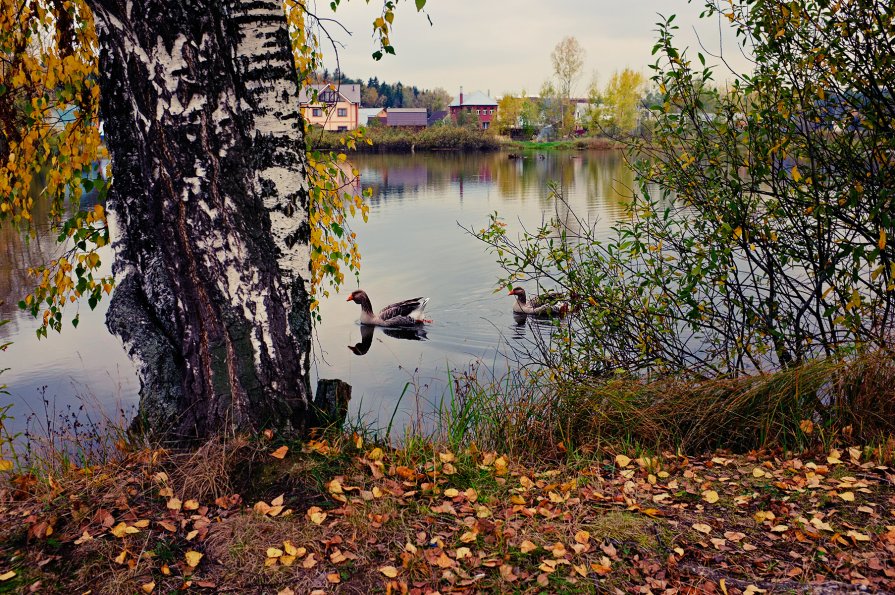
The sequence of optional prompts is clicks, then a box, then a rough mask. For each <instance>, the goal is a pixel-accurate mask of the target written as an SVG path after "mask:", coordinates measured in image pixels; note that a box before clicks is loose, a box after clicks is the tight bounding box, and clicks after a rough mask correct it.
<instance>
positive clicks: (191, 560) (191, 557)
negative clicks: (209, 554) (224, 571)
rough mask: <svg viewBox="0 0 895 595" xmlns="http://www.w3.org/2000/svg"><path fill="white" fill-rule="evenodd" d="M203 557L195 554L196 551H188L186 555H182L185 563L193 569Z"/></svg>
mask: <svg viewBox="0 0 895 595" xmlns="http://www.w3.org/2000/svg"><path fill="white" fill-rule="evenodd" d="M203 555H204V554H200V553H199V552H197V551H193V550H189V551H188V552H187V553H185V554H184V555H183V557H184V558H185V559H186V563H187V564H188V565H189V566H190V567H191V568H195V567H196V566H198V565H199V561H200V560H201V559H202V556H203Z"/></svg>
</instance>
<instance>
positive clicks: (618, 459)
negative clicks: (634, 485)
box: [615, 455, 631, 467]
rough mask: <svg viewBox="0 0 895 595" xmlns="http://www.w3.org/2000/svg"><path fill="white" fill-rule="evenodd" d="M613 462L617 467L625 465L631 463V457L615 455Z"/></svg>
mask: <svg viewBox="0 0 895 595" xmlns="http://www.w3.org/2000/svg"><path fill="white" fill-rule="evenodd" d="M615 464H616V465H618V466H619V467H627V466H628V465H630V464H631V457H626V456H625V455H615Z"/></svg>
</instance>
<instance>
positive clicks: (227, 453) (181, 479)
mask: <svg viewBox="0 0 895 595" xmlns="http://www.w3.org/2000/svg"><path fill="white" fill-rule="evenodd" d="M258 455H259V451H258V448H257V447H256V446H254V445H253V444H251V443H250V442H249V441H248V440H246V439H245V438H244V437H239V436H237V437H235V438H231V437H225V436H218V437H215V438H212V439H211V440H209V441H208V442H206V443H205V444H203V445H202V446H200V447H199V448H198V449H196V450H195V451H191V452H189V451H188V452H185V453H183V454H178V455H174V456H173V457H172V459H173V464H174V467H173V469H172V472H171V480H172V483H173V485H174V486H175V493H178V494H183V495H185V496H188V497H189V498H196V499H198V500H214V499H215V498H218V497H220V496H227V495H230V494H233V493H235V492H236V491H237V487H238V486H237V485H235V483H234V482H235V480H237V479H238V477H239V473H238V472H237V467H238V466H240V465H249V464H250V463H251V461H252V460H253V459H255V458H256V457H257V456H258Z"/></svg>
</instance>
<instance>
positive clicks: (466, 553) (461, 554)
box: [454, 547, 472, 560]
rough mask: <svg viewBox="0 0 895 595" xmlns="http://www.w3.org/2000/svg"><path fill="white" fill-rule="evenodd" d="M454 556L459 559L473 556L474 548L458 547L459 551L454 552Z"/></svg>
mask: <svg viewBox="0 0 895 595" xmlns="http://www.w3.org/2000/svg"><path fill="white" fill-rule="evenodd" d="M454 557H455V558H457V559H458V560H462V559H464V558H472V550H471V549H469V548H468V547H458V548H457V551H456V552H455V553H454Z"/></svg>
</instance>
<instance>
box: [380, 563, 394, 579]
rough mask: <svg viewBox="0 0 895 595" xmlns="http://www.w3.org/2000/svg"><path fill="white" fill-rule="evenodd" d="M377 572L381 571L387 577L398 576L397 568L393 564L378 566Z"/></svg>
mask: <svg viewBox="0 0 895 595" xmlns="http://www.w3.org/2000/svg"><path fill="white" fill-rule="evenodd" d="M379 572H381V573H382V574H384V575H385V576H387V577H388V578H395V577H396V576H398V569H397V568H395V567H394V566H380V567H379Z"/></svg>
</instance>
